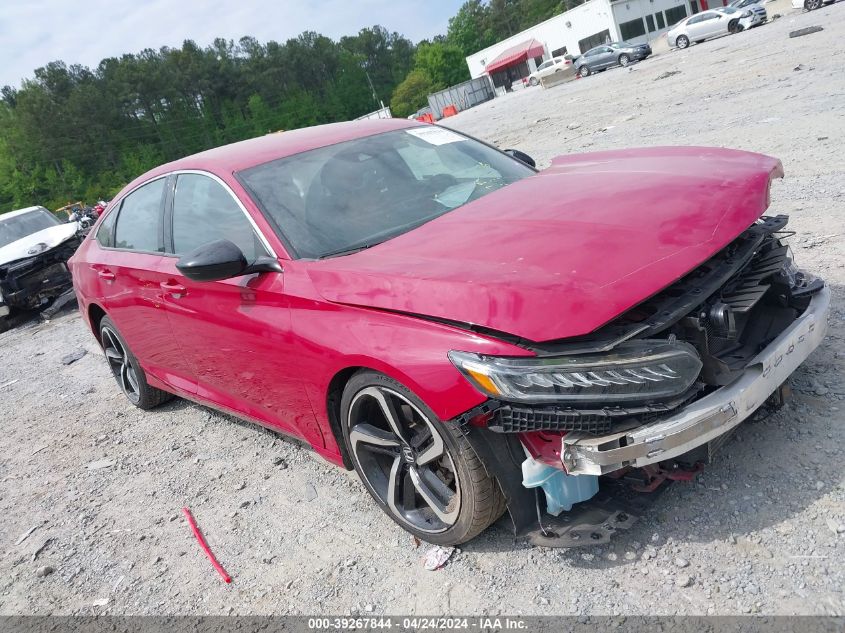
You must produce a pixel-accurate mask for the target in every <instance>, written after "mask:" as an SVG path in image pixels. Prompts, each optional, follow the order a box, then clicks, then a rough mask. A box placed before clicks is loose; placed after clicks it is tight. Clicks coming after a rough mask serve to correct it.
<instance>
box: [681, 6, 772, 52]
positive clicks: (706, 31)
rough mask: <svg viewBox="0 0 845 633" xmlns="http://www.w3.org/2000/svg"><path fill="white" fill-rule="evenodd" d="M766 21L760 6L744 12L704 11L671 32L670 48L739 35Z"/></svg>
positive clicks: (729, 9)
mask: <svg viewBox="0 0 845 633" xmlns="http://www.w3.org/2000/svg"><path fill="white" fill-rule="evenodd" d="M760 11H762V14H761V13H760ZM765 21H766V10H765V9H764V8H763V7H762V6H760V5H753V6H751V7H746V8H745V9H743V10H739V9H735V8H733V7H720V8H718V9H712V10H709V11H702V12H701V13H696V14H695V15H691V16H690V17H688V18H685V19H683V20H681V21H680V22H678V23H677V24H676V25H675V26H673V27H672V28H671V29H670V30H669V32H668V33H667V34H666V37H667V39H668V41H669V46H677V47H678V48H687V47H688V46H689V45H690V44H691V43H692V42H695V43H696V44H700V43H701V42H703V41H705V40H709V39H711V38H714V37H721V36H722V35H727V34H728V33H739V32H740V31H742V30H744V29H750V28H751V27H752V26H756V25H757V24H761V23H762V22H765Z"/></svg>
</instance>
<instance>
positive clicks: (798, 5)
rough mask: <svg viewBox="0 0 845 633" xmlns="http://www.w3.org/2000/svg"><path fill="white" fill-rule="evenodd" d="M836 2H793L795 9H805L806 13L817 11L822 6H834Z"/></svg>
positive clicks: (795, 0)
mask: <svg viewBox="0 0 845 633" xmlns="http://www.w3.org/2000/svg"><path fill="white" fill-rule="evenodd" d="M834 2H836V0H792V8H793V9H804V11H815V10H816V9H820V8H821V7H822V5H825V4H833V3H834Z"/></svg>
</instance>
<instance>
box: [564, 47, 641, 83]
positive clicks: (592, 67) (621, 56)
mask: <svg viewBox="0 0 845 633" xmlns="http://www.w3.org/2000/svg"><path fill="white" fill-rule="evenodd" d="M649 55H651V46H649V45H648V44H631V43H630V42H611V43H610V44H602V45H601V46H596V47H595V48H591V49H590V50H588V51H587V52H586V53H584V54H583V55H581V57H579V58H577V59H576V60H575V71H576V72H577V73H578V74H579V75H581V76H582V77H589V76H590V75H591V74H592V73H594V72H597V71H599V70H606V69H608V68H611V67H613V66H627V65H628V64H630V63H631V62H638V61H641V60H643V59H645V58H646V57H648V56H649Z"/></svg>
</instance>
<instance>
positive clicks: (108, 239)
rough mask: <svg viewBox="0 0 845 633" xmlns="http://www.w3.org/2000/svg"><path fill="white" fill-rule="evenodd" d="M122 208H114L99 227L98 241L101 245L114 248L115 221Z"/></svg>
mask: <svg viewBox="0 0 845 633" xmlns="http://www.w3.org/2000/svg"><path fill="white" fill-rule="evenodd" d="M118 211H120V209H112V210H111V211H110V212H109V214H108V215H107V216H106V217H105V219H104V220H103V223H102V224H100V228H99V229H97V241H98V242H99V243H100V246H105V247H106V248H112V247H113V246H114V221H115V220H116V219H117V214H118Z"/></svg>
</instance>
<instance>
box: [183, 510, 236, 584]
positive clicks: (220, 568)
mask: <svg viewBox="0 0 845 633" xmlns="http://www.w3.org/2000/svg"><path fill="white" fill-rule="evenodd" d="M182 512H183V513H184V514H185V518H186V519H188V525H190V526H191V531H192V532H193V533H194V536H196V537H197V541H199V544H200V547H201V548H202V551H204V552H205V555H206V556H208V560H210V561H211V564H212V565H214V569H216V570H217V573H218V574H220V576H221V577H222V578H223V580H224V581H225V582H227V583H228V582H232V578H231V577H230V576H229V574H227V573H226V570H225V569H223V565H221V564H220V563H218V562H217V559H216V558H214V554H213V553H212V552H211V548H210V547H208V543H206V542H205V539H204V538H203V536H202V532H200V529H199V528H198V527H197V522H196V521H194V517H193V515H192V514H191V511H190V510H188V508H182Z"/></svg>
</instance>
